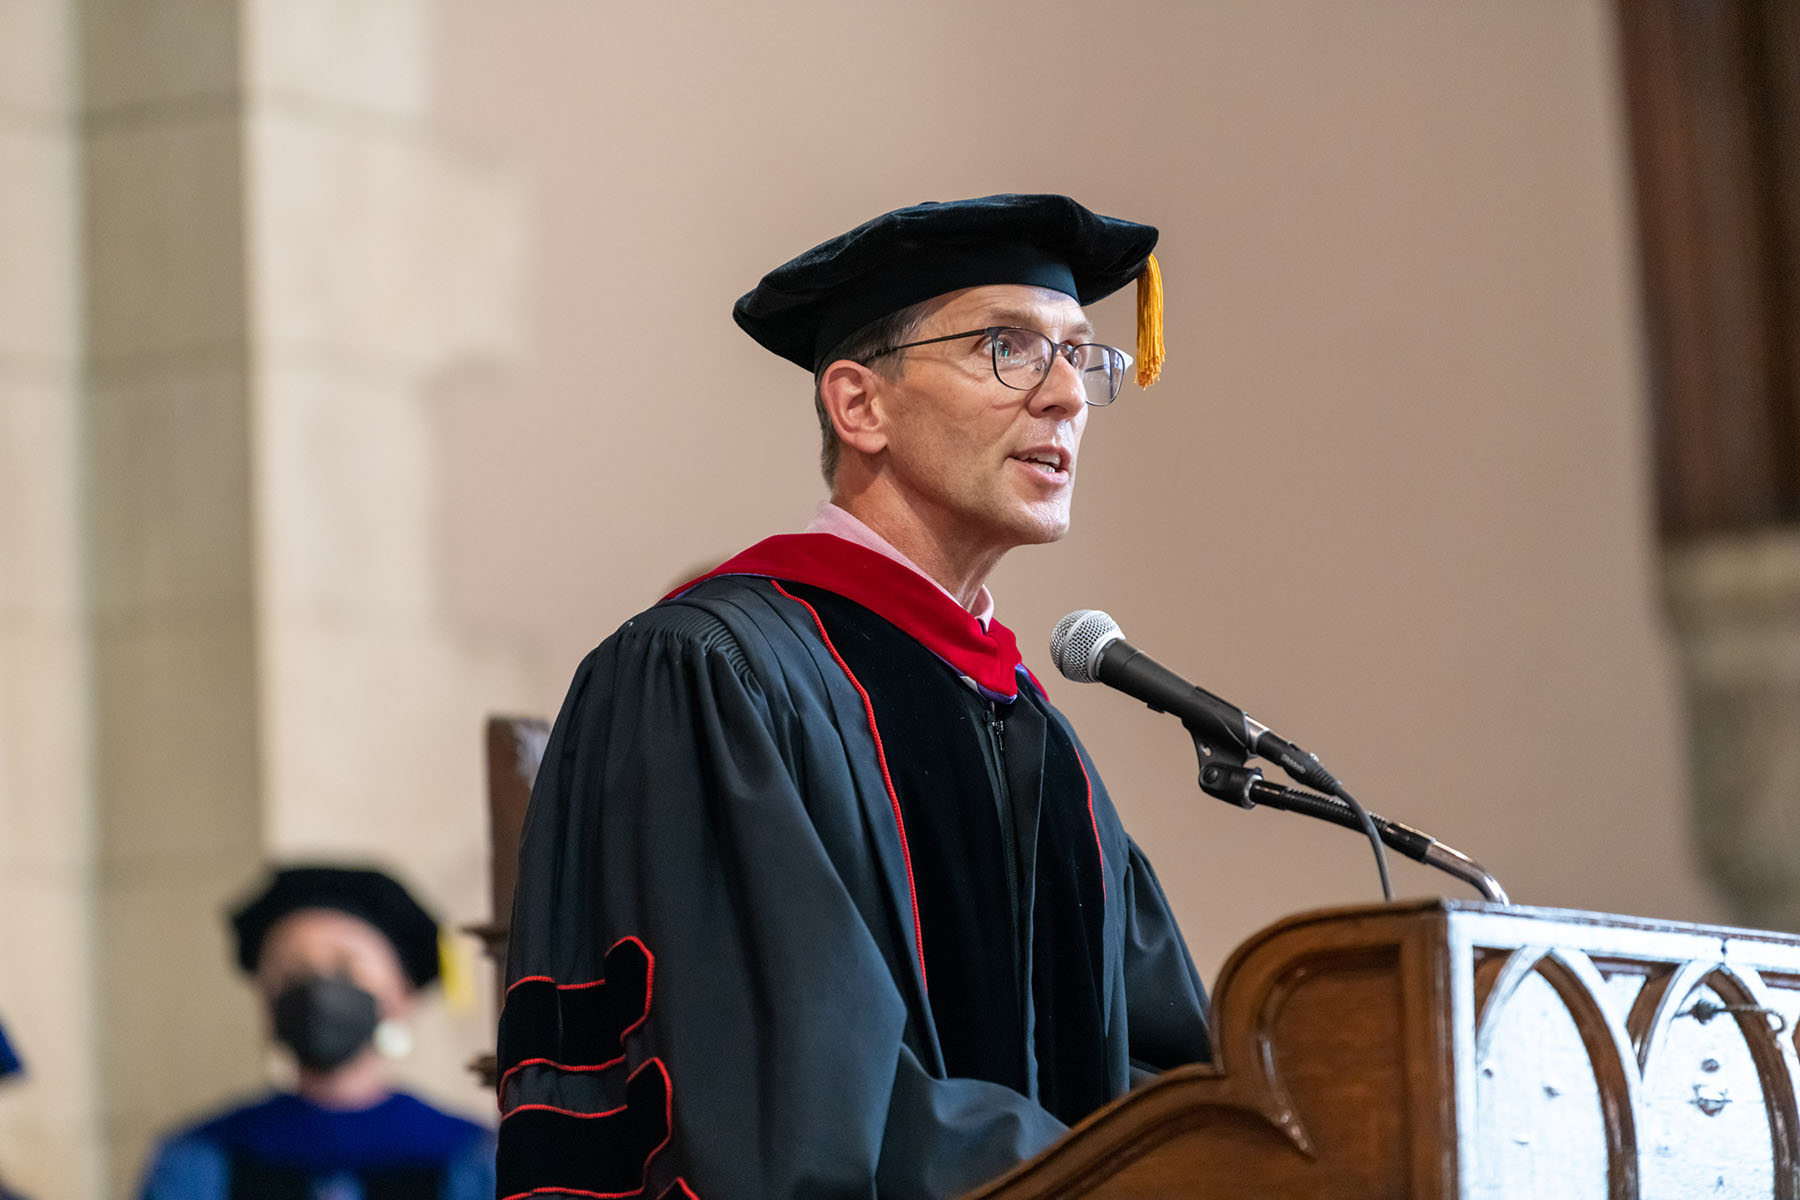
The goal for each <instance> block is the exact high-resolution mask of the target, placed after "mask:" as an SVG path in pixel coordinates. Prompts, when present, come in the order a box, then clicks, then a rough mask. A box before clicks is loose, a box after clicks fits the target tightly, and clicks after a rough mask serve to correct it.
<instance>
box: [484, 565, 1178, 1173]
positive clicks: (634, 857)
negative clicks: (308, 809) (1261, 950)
mask: <svg viewBox="0 0 1800 1200" xmlns="http://www.w3.org/2000/svg"><path fill="white" fill-rule="evenodd" d="M759 551H761V552H762V553H760V554H759ZM722 570H724V571H726V572H727V573H726V574H721V575H716V576H714V577H711V578H708V579H706V580H705V581H704V582H702V583H700V584H699V585H698V586H695V587H692V588H691V589H690V590H687V591H685V592H684V593H682V594H681V595H679V597H678V598H674V599H670V600H666V601H664V602H663V603H662V604H659V605H657V606H656V607H654V608H652V609H650V610H649V611H648V612H646V613H644V614H642V615H640V616H639V617H637V618H634V619H633V620H632V621H629V622H627V623H626V625H625V626H624V627H623V628H622V629H620V630H619V632H618V633H616V634H615V635H614V636H613V637H611V638H609V639H608V640H607V641H606V642H605V643H604V644H603V645H601V646H600V647H599V649H597V650H596V651H594V653H593V654H591V655H590V656H589V657H588V659H587V660H586V661H585V662H584V663H583V664H582V666H581V668H580V670H579V671H578V672H577V675H576V678H575V682H574V684H573V686H572V687H571V689H570V693H569V697H568V699H567V701H566V703H565V705H564V707H563V710H562V713H561V714H560V715H559V717H558V719H557V722H556V727H555V729H554V730H553V731H552V734H551V738H550V742H549V745H548V747H547V749H546V752H545V757H544V763H543V767H542V769H541V771H540V774H539V777H538V782H537V786H536V788H535V790H534V793H533V797H532V804H531V809H530V813H529V816H528V818H527V821H526V828H525V836H524V843H523V849H522V853H521V862H520V871H519V882H518V892H517V897H516V901H515V907H514V912H513V919H512V934H511V937H512V941H511V957H510V964H509V971H508V975H509V989H508V995H507V1000H506V1004H505V1007H504V1010H503V1013H502V1020H501V1029H500V1047H499V1054H500V1065H501V1070H502V1083H501V1089H500V1102H501V1109H502V1113H503V1119H502V1122H501V1126H500V1156H499V1173H500V1187H499V1194H500V1195H501V1196H502V1197H507V1196H519V1195H525V1194H528V1193H530V1192H532V1191H534V1190H535V1191H548V1192H552V1193H553V1192H555V1191H558V1190H562V1191H568V1192H576V1193H580V1194H587V1195H602V1196H623V1195H643V1196H647V1197H661V1196H697V1197H704V1198H705V1200H714V1198H724V1197H731V1198H755V1197H770V1198H775V1197H780V1198H783V1200H787V1198H792V1197H806V1196H817V1197H884V1198H887V1197H894V1198H898V1197H942V1196H954V1195H957V1194H959V1193H961V1192H963V1191H966V1190H968V1189H969V1188H971V1187H973V1186H975V1185H976V1184H978V1183H980V1182H982V1181H983V1180H986V1179H988V1178H991V1177H992V1176H994V1175H996V1174H998V1173H1000V1172H1001V1171H1003V1170H1005V1169H1006V1168H1007V1167H1009V1166H1011V1165H1013V1164H1014V1163H1016V1162H1018V1161H1020V1160H1021V1159H1023V1158H1026V1157H1029V1156H1030V1155H1032V1154H1034V1153H1036V1152H1037V1151H1039V1150H1041V1149H1043V1148H1044V1147H1045V1146H1047V1145H1048V1144H1049V1143H1050V1142H1052V1141H1054V1140H1055V1139H1056V1138H1057V1137H1058V1136H1059V1135H1060V1134H1061V1133H1062V1132H1063V1131H1064V1129H1065V1128H1066V1125H1067V1123H1068V1122H1070V1121H1073V1120H1075V1119H1077V1118H1079V1117H1080V1116H1082V1115H1085V1113H1086V1112H1088V1111H1090V1110H1091V1109H1092V1108H1094V1107H1096V1106H1097V1105H1098V1104H1100V1103H1102V1102H1104V1101H1105V1100H1106V1099H1108V1098H1110V1097H1112V1096H1116V1095H1118V1094H1120V1093H1121V1092H1123V1091H1124V1090H1125V1089H1126V1088H1127V1087H1129V1086H1130V1084H1131V1082H1132V1081H1133V1079H1134V1077H1136V1075H1137V1074H1138V1073H1140V1072H1142V1071H1146V1070H1159V1069H1163V1068H1167V1067H1170V1066H1174V1065H1177V1064H1179V1063H1182V1062H1188V1061H1193V1060H1196V1059H1200V1058H1204V1057H1205V1056H1206V1055H1207V1054H1208V1042H1207V1028H1206V1012H1205V996H1204V992H1203V990H1202V988H1201V985H1200V982H1199V979H1198V976H1197V974H1196V972H1195V971H1194V967H1193V964H1192V962H1191V960H1190V959H1189V956H1188V954H1187V951H1186V948H1185V946H1184V945H1183V944H1182V941H1181V937H1180V934H1179V932H1178V931H1177V929H1176V927H1175V923H1174V921H1173V919H1172V917H1171V916H1170V913H1169V911H1168V906H1167V903H1166V901H1165V900H1164V898H1163V895H1162V892H1161V889H1160V887H1159V885H1158V884H1157V882H1156V877H1155V875H1154V873H1153V872H1152V871H1151V869H1150V865H1149V863H1148V862H1147V861H1146V860H1145V859H1144V857H1143V855H1142V854H1141V853H1140V851H1139V850H1138V848H1137V847H1136V846H1135V845H1134V844H1133V843H1132V842H1131V841H1130V839H1129V838H1128V837H1127V836H1126V834H1125V831H1124V829H1123V828H1122V827H1121V825H1120V823H1119V819H1118V815H1117V814H1116V812H1115V811H1114V810H1113V807H1112V804H1111V802H1110V800H1109V799H1108V798H1107V795H1106V792H1105V789H1104V787H1103V786H1101V784H1100V781H1099V776H1098V774H1097V772H1096V771H1095V769H1094V766H1093V764H1092V762H1091V761H1089V760H1088V758H1087V755H1086V752H1085V750H1083V749H1082V748H1081V747H1080V744H1079V742H1078V741H1077V740H1076V738H1075V736H1074V733H1073V731H1072V730H1071V729H1070V728H1069V726H1068V724H1067V722H1066V721H1065V720H1064V719H1063V718H1062V716H1061V714H1060V713H1058V712H1057V711H1056V709H1055V708H1053V707H1052V706H1051V705H1050V704H1049V703H1048V701H1047V700H1046V699H1045V698H1044V697H1043V695H1042V694H1041V690H1040V689H1038V688H1037V686H1036V685H1035V683H1034V682H1033V681H1032V680H1031V679H1030V676H1029V674H1028V673H1026V672H1024V671H1023V670H1022V669H1021V668H1019V667H1018V664H1017V651H1016V648H1015V647H1014V646H1013V644H1012V640H1011V636H1010V634H1007V633H1006V631H1005V630H1004V627H1001V626H998V624H997V623H996V625H995V626H994V627H993V630H992V631H991V632H990V631H982V630H981V629H980V627H979V626H978V625H976V623H975V622H974V621H973V619H972V618H970V617H969V616H968V614H967V613H965V612H963V611H962V610H961V609H959V608H957V607H956V606H955V604H954V602H953V601H950V600H949V598H948V597H946V596H943V594H942V593H941V592H939V591H938V590H937V589H936V588H935V587H933V586H931V585H930V584H929V583H928V582H926V581H924V580H922V579H921V578H920V577H918V576H916V575H914V574H913V573H912V572H910V571H907V570H906V569H905V568H904V567H900V566H898V565H897V564H894V563H893V562H892V561H891V560H888V559H886V558H883V557H882V556H880V555H876V554H874V553H872V552H870V551H868V550H865V549H863V548H862V547H858V546H855V545H853V544H852V543H849V542H845V541H843V540H841V539H837V538H831V537H829V536H827V535H795V536H794V537H790V538H784V539H770V541H769V542H765V543H762V544H761V546H759V547H756V548H753V549H752V551H750V552H747V554H746V555H744V556H740V558H739V559H737V560H734V561H733V563H729V564H727V565H726V567H725V568H723V569H722ZM921 585H923V586H921ZM1009 692H1010V694H1009Z"/></svg>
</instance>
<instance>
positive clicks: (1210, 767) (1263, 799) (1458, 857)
mask: <svg viewBox="0 0 1800 1200" xmlns="http://www.w3.org/2000/svg"><path fill="white" fill-rule="evenodd" d="M1195 740H1196V744H1199V739H1197V738H1196V739H1195ZM1200 790H1201V791H1203V792H1205V793H1206V794H1207V795H1209V796H1213V797H1216V798H1218V799H1220V800H1223V801H1225V802H1226V803H1227V804H1235V805H1237V806H1238V807H1239V808H1255V807H1256V806H1257V805H1258V804H1261V805H1263V806H1265V807H1267V808H1275V809H1280V810H1281V811H1283V812H1295V813H1301V814H1303V815H1305V816H1309V817H1317V818H1318V819H1320V820H1322V821H1330V822H1331V823H1332V824H1333V825H1342V826H1343V827H1344V828H1346V829H1355V830H1361V829H1362V824H1361V822H1360V821H1359V820H1358V819H1357V816H1356V814H1355V813H1354V812H1353V811H1352V810H1351V808H1350V806H1349V805H1348V804H1345V803H1344V802H1343V801H1342V800H1340V799H1338V798H1337V797H1335V796H1321V795H1318V794H1317V793H1314V792H1304V791H1301V790H1300V789H1298V788H1289V787H1281V786H1279V785H1277V784H1273V783H1269V782H1268V781H1266V780H1265V779H1263V775H1262V772H1261V771H1259V770H1258V769H1256V768H1255V767H1246V766H1244V765H1242V764H1241V763H1232V762H1228V761H1225V760H1224V757H1223V756H1220V755H1216V754H1209V753H1207V748H1206V747H1205V746H1203V745H1202V746H1201V759H1200ZM1369 819H1370V820H1372V821H1373V822H1374V823H1375V830H1376V832H1377V833H1379V834H1380V835H1381V840H1382V841H1383V842H1385V843H1386V844H1387V845H1389V846H1391V847H1392V848H1393V849H1395V850H1397V851H1399V852H1400V853H1401V854H1404V855H1405V856H1406V857H1408V858H1410V859H1412V860H1413V861H1414V862H1421V863H1424V864H1425V865H1426V866H1428V867H1435V868H1437V869H1438V870H1440V871H1442V872H1444V873H1445V874H1447V875H1451V876H1454V877H1455V878H1457V879H1460V880H1462V881H1463V882H1464V883H1466V884H1468V885H1469V886H1470V887H1472V888H1474V889H1475V890H1476V891H1478V892H1480V893H1481V895H1482V898H1483V899H1486V900H1492V901H1494V902H1495V903H1497V904H1511V903H1512V900H1511V899H1510V898H1508V896H1507V894H1506V889H1505V888H1503V887H1501V886H1500V881H1499V880H1497V879H1495V878H1494V877H1493V876H1492V875H1490V874H1489V873H1488V872H1487V871H1486V869H1484V868H1483V867H1482V865H1481V864H1480V863H1478V862H1476V861H1475V860H1474V859H1472V858H1470V857H1469V856H1468V855H1466V854H1464V853H1463V852H1462V851H1460V850H1458V849H1456V848H1455V847H1453V846H1447V845H1445V844H1444V843H1443V842H1440V841H1438V840H1437V839H1436V838H1434V837H1432V836H1431V835H1430V834H1428V833H1422V832H1420V831H1419V830H1417V829H1414V828H1413V827H1412V826H1410V825H1402V824H1401V823H1400V822H1398V821H1390V820H1388V819H1387V818H1386V817H1380V816H1376V815H1375V814H1374V813H1370V814H1369Z"/></svg>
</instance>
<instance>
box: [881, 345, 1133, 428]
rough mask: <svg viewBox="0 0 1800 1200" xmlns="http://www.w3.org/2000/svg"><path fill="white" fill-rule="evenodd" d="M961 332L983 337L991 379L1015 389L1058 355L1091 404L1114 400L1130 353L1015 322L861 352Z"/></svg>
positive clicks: (1031, 384) (1041, 373)
mask: <svg viewBox="0 0 1800 1200" xmlns="http://www.w3.org/2000/svg"><path fill="white" fill-rule="evenodd" d="M966 337H978V338H982V339H984V340H985V341H986V342H987V345H988V352H989V353H990V354H991V355H992V357H993V360H994V378H995V379H998V380H999V381H1000V382H1001V383H1004V384H1005V385H1006V386H1007V387H1009V388H1012V389H1014V390H1015V391H1020V392H1029V391H1031V390H1032V389H1033V388H1035V387H1037V385H1038V384H1040V383H1042V382H1044V377H1045V376H1046V375H1048V374H1050V363H1051V355H1052V354H1060V355H1062V356H1063V358H1065V359H1067V360H1068V363H1069V365H1070V366H1071V367H1074V368H1075V374H1076V375H1078V376H1079V377H1080V378H1081V386H1082V390H1083V391H1084V392H1086V393H1087V396H1086V398H1087V402H1088V403H1089V404H1092V405H1093V406H1094V407H1096V408H1098V407H1100V406H1101V405H1103V404H1111V403H1112V402H1113V401H1114V400H1116V399H1118V396H1119V388H1120V387H1121V386H1123V385H1124V383H1125V371H1126V368H1128V367H1130V366H1131V355H1129V354H1127V353H1125V352H1124V351H1123V350H1120V349H1119V348H1118V347H1116V346H1102V345H1100V344H1099V343H1098V342H1053V341H1051V340H1050V339H1049V338H1048V337H1046V336H1044V335H1043V334H1041V333H1039V332H1038V331H1037V330H1035V329H1020V328H1018V327H1017V326H1014V325H990V326H988V327H987V328H986V329H966V330H964V331H963V332H961V333H946V334H945V335H944V336H943V337H934V338H926V339H925V340H924V341H921V342H906V343H904V344H902V345H899V346H884V347H882V348H881V349H880V350H877V351H875V352H874V353H873V354H869V355H866V356H865V357H866V358H870V359H875V358H880V357H881V356H882V355H884V354H892V353H894V352H895V351H896V350H910V349H912V348H913V347H914V346H930V345H932V344H934V343H936V342H954V341H956V340H957V339H958V338H966Z"/></svg>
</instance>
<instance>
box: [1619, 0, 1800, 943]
mask: <svg viewBox="0 0 1800 1200" xmlns="http://www.w3.org/2000/svg"><path fill="white" fill-rule="evenodd" d="M1616 11H1617V14H1618V26H1619V32H1620V43H1621V47H1622V50H1623V58H1624V68H1625V70H1624V76H1625V82H1626V85H1627V87H1626V91H1627V95H1628V99H1629V102H1630V112H1631V131H1632V150H1633V157H1634V160H1635V169H1636V176H1637V194H1638V205H1637V208H1638V223H1639V227H1640V236H1641V245H1642V263H1643V280H1644V313H1645V326H1646V332H1647V338H1646V341H1647V357H1648V361H1649V364H1650V368H1651V371H1650V377H1651V384H1652V395H1651V397H1650V400H1651V408H1652V412H1653V415H1654V417H1655V425H1654V428H1655V435H1656V437H1655V446H1656V460H1657V501H1658V504H1657V515H1658V524H1659V526H1660V530H1661V533H1662V538H1663V548H1664V560H1663V561H1664V583H1665V586H1666V589H1667V595H1668V600H1669V605H1670V612H1671V615H1672V618H1673V628H1674V632H1675V639H1676V649H1677V652H1678V654H1679V656H1680V659H1681V662H1682V666H1683V671H1684V674H1685V676H1686V681H1687V702H1688V714H1689V721H1688V735H1689V743H1690V744H1689V761H1690V764H1691V768H1692V780H1693V797H1694V814H1693V821H1694V827H1695V830H1696V833H1697V837H1698V840H1699V842H1700V844H1701V846H1702V847H1703V848H1704V853H1705V856H1706V862H1707V865H1708V867H1709V868H1710V873H1711V875H1712V878H1713V880H1714V882H1715V883H1717V884H1718V885H1719V888H1720V890H1721V892H1722V893H1723V894H1724V896H1725V897H1726V898H1727V900H1728V902H1729V903H1730V905H1731V906H1732V911H1733V913H1734V916H1735V918H1736V919H1737V920H1739V921H1741V922H1742V923H1744V924H1747V925H1751V926H1756V927H1760V928H1772V929H1782V930H1790V931H1792V930H1800V136H1796V131H1800V9H1796V8H1795V7H1794V6H1793V5H1784V4H1764V3H1760V2H1758V0H1718V2H1717V3H1710V4H1691V3H1686V2H1684V0H1618V5H1617V9H1616Z"/></svg>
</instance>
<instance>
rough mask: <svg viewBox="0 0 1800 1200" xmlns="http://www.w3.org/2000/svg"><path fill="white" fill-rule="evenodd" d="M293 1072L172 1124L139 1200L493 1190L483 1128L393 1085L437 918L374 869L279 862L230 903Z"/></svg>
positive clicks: (426, 979) (433, 967)
mask: <svg viewBox="0 0 1800 1200" xmlns="http://www.w3.org/2000/svg"><path fill="white" fill-rule="evenodd" d="M231 924H232V928H233V930H234V932H235V934H236V938H237V959H238V964H239V966H240V967H242V968H243V970H244V971H245V972H246V973H247V974H248V975H249V976H250V977H251V980H252V984H253V986H254V988H255V990H256V994H257V997H258V999H259V1000H260V1001H261V1003H262V1005H263V1007H264V1009H265V1011H266V1012H267V1015H268V1027H269V1032H270V1035H271V1036H272V1037H273V1039H274V1040H275V1041H276V1042H277V1043H278V1044H279V1045H280V1046H281V1047H282V1048H283V1049H284V1050H285V1051H286V1052H287V1053H288V1054H289V1055H290V1056H291V1057H292V1059H293V1062H294V1067H295V1072H296V1083H295V1087H294V1090H293V1091H292V1092H286V1091H277V1092H274V1093H273V1094H271V1095H268V1096H265V1097H261V1098H258V1099H255V1100H251V1101H249V1102H247V1103H243V1104H239V1105H236V1106H233V1107H231V1108H228V1109H226V1110H224V1111H222V1112H218V1113H215V1114H213V1115H211V1116H208V1117H206V1118H204V1119H202V1120H200V1121H198V1122H196V1123H195V1124H193V1125H191V1126H189V1127H187V1128H185V1129H183V1130H181V1131H179V1132H177V1133H175V1134H174V1135H172V1136H170V1137H169V1138H167V1139H166V1140H165V1141H164V1142H163V1143H162V1144H161V1145H160V1146H159V1147H158V1148H157V1149H156V1152H155V1154H154V1156H153V1157H152V1159H151V1161H150V1164H149V1167H148V1170H147V1171H146V1173H145V1176H144V1186H143V1191H142V1193H141V1195H142V1197H143V1200H278V1198H280V1200H286V1198H292V1200H491V1197H492V1196H493V1194H494V1165H493V1164H494V1149H493V1135H492V1133H491V1132H490V1131H489V1130H488V1129H486V1128H484V1127H482V1126H480V1125H477V1124H475V1123H474V1122H472V1121H468V1120H464V1119H463V1118H461V1117H456V1116H452V1115H450V1114H448V1113H444V1112H441V1111H439V1110H438V1109H436V1108H433V1107H432V1106H431V1105H429V1104H426V1103H425V1102H423V1101H421V1100H419V1099H417V1098H415V1097H413V1096H410V1095H408V1094H406V1093H405V1092H401V1091H398V1090H396V1089H395V1087H394V1082H393V1079H392V1069H391V1064H392V1060H393V1059H395V1058H397V1057H400V1056H401V1055H402V1054H404V1053H405V1052H406V1049H407V1048H408V1047H409V1046H410V1041H411V1035H410V1031H409V1027H408V1026H407V1024H406V1022H407V1019H408V1017H409V1016H410V1015H411V1014H412V1012H413V1009H414V1006H415V1004H416V1003H417V1001H418V997H419V993H420V992H421V991H422V990H423V989H424V988H426V987H428V986H429V985H430V984H431V983H432V982H433V981H435V980H436V979H437V977H438V971H439V966H438V962H439V960H438V927H437V922H436V921H435V920H434V919H433V918H432V917H431V916H430V914H428V913H427V912H426V911H425V910H424V909H423V908H422V907H420V905H419V904H418V902H417V901H416V900H414V899H413V898H412V896H410V895H409V894H408V893H407V891H406V889H405V888H404V887H402V886H401V885H400V884H399V883H398V882H397V881H395V880H394V879H393V878H391V877H390V876H388V875H385V874H383V873H382V872H380V871H375V870H369V869H365V868H358V867H344V866H328V865H318V866H312V865H309V866H290V867H285V868H282V869H279V870H277V871H275V872H274V873H273V875H272V876H271V878H270V879H269V880H268V881H267V882H266V883H265V884H264V886H263V887H262V888H261V889H260V890H259V891H258V892H257V893H256V894H255V895H254V896H252V897H251V898H250V899H249V900H247V901H246V902H245V903H243V904H242V905H241V906H240V907H239V908H238V909H237V910H236V911H235V912H234V913H233V914H232V917H231Z"/></svg>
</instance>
